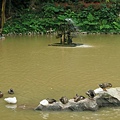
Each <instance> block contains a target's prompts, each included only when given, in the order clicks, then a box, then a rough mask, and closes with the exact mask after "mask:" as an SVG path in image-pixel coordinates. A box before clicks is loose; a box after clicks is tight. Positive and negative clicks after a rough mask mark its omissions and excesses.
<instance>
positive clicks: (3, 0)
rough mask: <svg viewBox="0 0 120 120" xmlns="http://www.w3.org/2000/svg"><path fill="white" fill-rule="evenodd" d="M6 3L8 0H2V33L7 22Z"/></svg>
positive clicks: (0, 31)
mask: <svg viewBox="0 0 120 120" xmlns="http://www.w3.org/2000/svg"><path fill="white" fill-rule="evenodd" d="M5 5H6V0H2V9H1V21H0V22H1V23H0V33H2V29H3V25H4V23H5Z"/></svg>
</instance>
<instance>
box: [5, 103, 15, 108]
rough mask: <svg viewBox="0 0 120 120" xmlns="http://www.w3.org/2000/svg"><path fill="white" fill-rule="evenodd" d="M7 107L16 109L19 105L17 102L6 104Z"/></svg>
mask: <svg viewBox="0 0 120 120" xmlns="http://www.w3.org/2000/svg"><path fill="white" fill-rule="evenodd" d="M5 107H6V108H10V109H16V108H17V105H16V104H15V105H14V104H13V105H12V104H7V105H5Z"/></svg>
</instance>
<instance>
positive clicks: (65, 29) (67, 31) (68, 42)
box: [48, 18, 83, 47]
mask: <svg viewBox="0 0 120 120" xmlns="http://www.w3.org/2000/svg"><path fill="white" fill-rule="evenodd" d="M78 31H79V30H78V28H77V27H76V26H75V25H74V22H73V20H72V19H70V18H66V19H65V20H64V22H62V23H61V24H60V25H59V27H58V29H57V36H56V38H60V43H53V44H49V45H48V46H63V47H76V46H80V45H83V44H79V43H73V41H72V39H73V38H74V37H76V36H77V35H76V34H77V32H78Z"/></svg>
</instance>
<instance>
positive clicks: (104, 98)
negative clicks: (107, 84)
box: [35, 87, 120, 111]
mask: <svg viewBox="0 0 120 120" xmlns="http://www.w3.org/2000/svg"><path fill="white" fill-rule="evenodd" d="M40 103H41V102H40ZM112 106H113V107H114V106H120V87H119V88H110V89H108V90H107V91H101V90H100V93H99V92H97V95H96V96H95V97H94V98H93V99H91V98H85V99H83V100H80V101H78V102H74V99H70V100H69V101H68V102H67V103H66V104H63V103H61V102H60V101H57V102H54V103H52V104H49V103H48V104H39V105H38V106H37V107H36V108H35V110H41V111H45V110H50V111H63V110H69V111H86V110H87V111H96V110H98V109H99V108H101V107H112Z"/></svg>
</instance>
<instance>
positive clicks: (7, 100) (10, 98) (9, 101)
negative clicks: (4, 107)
mask: <svg viewBox="0 0 120 120" xmlns="http://www.w3.org/2000/svg"><path fill="white" fill-rule="evenodd" d="M4 100H5V101H6V102H7V103H11V104H15V103H17V99H16V97H8V98H5V99H4Z"/></svg>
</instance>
